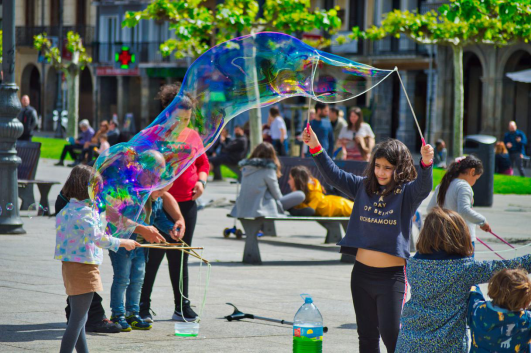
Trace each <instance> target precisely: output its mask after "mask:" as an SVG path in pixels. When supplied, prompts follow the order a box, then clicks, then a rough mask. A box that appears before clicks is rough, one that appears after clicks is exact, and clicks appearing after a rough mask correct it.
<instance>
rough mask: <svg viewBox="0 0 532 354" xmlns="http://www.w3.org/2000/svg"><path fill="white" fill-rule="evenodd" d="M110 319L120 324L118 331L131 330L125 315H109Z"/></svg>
mask: <svg viewBox="0 0 532 354" xmlns="http://www.w3.org/2000/svg"><path fill="white" fill-rule="evenodd" d="M111 321H112V322H114V323H117V324H119V325H120V327H121V329H120V332H131V326H130V325H129V323H127V321H126V316H124V315H121V316H115V317H111Z"/></svg>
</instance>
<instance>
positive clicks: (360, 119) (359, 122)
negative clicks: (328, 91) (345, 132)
mask: <svg viewBox="0 0 532 354" xmlns="http://www.w3.org/2000/svg"><path fill="white" fill-rule="evenodd" d="M353 113H354V114H356V115H357V116H358V119H357V121H356V123H355V125H354V126H353V123H351V114H353ZM362 123H364V115H363V114H362V110H361V109H360V108H359V107H354V108H352V109H350V110H349V115H348V116H347V129H349V130H353V131H355V132H357V131H358V130H359V129H360V126H361V125H362Z"/></svg>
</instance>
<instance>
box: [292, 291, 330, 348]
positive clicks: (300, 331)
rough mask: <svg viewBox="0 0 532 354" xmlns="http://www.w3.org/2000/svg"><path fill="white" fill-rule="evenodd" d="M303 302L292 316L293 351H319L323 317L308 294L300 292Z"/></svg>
mask: <svg viewBox="0 0 532 354" xmlns="http://www.w3.org/2000/svg"><path fill="white" fill-rule="evenodd" d="M301 297H302V298H303V299H305V303H304V304H303V305H302V306H301V307H300V308H299V310H298V311H297V313H296V315H295V317H294V333H293V335H294V341H293V352H294V353H321V352H322V346H321V345H322V340H323V317H322V316H321V313H320V311H319V310H318V308H317V307H316V305H314V303H313V301H312V297H311V296H310V295H309V294H301Z"/></svg>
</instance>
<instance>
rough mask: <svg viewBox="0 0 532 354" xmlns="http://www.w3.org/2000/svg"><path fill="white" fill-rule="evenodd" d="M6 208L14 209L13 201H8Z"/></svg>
mask: <svg viewBox="0 0 532 354" xmlns="http://www.w3.org/2000/svg"><path fill="white" fill-rule="evenodd" d="M6 210H9V211H11V210H13V203H7V204H6Z"/></svg>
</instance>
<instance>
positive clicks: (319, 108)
mask: <svg viewBox="0 0 532 354" xmlns="http://www.w3.org/2000/svg"><path fill="white" fill-rule="evenodd" d="M315 109H316V116H315V118H314V119H313V120H311V121H310V127H311V128H312V130H313V131H314V132H315V134H316V136H317V137H318V139H319V141H320V142H321V144H322V146H323V149H324V150H325V151H327V153H328V154H329V155H330V156H332V155H333V152H334V130H333V127H332V125H331V121H330V120H329V105H328V104H326V103H322V102H316V106H315ZM305 129H306V128H305ZM304 135H305V132H303V136H304ZM307 156H311V153H310V152H308V153H307Z"/></svg>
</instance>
